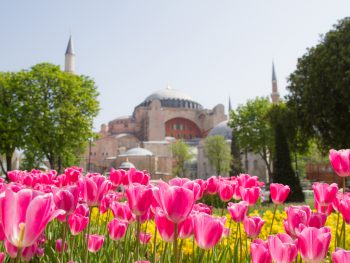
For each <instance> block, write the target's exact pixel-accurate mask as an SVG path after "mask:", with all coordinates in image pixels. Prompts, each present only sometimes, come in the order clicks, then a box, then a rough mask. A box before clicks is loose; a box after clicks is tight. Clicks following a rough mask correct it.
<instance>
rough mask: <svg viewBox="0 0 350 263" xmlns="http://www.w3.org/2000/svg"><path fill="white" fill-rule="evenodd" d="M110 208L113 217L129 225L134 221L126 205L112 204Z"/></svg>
mask: <svg viewBox="0 0 350 263" xmlns="http://www.w3.org/2000/svg"><path fill="white" fill-rule="evenodd" d="M110 208H111V210H112V212H113V215H114V217H117V218H119V219H122V220H125V221H128V222H129V223H131V222H132V221H134V220H135V216H134V215H133V214H132V213H131V210H130V207H129V205H128V204H127V203H119V202H112V204H111V206H110Z"/></svg>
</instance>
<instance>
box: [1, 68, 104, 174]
mask: <svg viewBox="0 0 350 263" xmlns="http://www.w3.org/2000/svg"><path fill="white" fill-rule="evenodd" d="M97 96H98V93H97V90H96V86H95V83H94V82H93V80H91V79H89V78H88V77H85V76H78V75H73V74H71V73H67V72H62V71H61V70H60V68H59V66H55V65H52V64H48V63H42V64H38V65H35V66H33V67H32V68H31V69H30V70H28V71H20V72H17V73H1V75H0V100H1V105H0V112H1V113H2V114H1V116H0V151H1V152H0V153H1V154H6V155H7V154H9V155H10V156H12V153H13V152H14V150H15V149H23V150H24V153H25V156H26V163H25V165H27V166H26V168H33V167H36V166H37V165H38V164H40V163H43V162H48V163H49V165H50V168H51V169H58V170H61V169H62V167H67V166H70V165H73V164H77V162H78V156H79V155H80V154H81V153H82V151H83V150H84V149H85V147H86V144H87V142H88V139H89V138H91V137H93V136H94V133H93V132H92V124H93V118H94V117H95V116H96V115H97V113H98V110H99V104H98V101H97V99H96V98H97Z"/></svg>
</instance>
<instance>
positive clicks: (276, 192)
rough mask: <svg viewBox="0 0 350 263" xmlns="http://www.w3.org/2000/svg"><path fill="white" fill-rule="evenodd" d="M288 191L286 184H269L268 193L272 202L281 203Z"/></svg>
mask: <svg viewBox="0 0 350 263" xmlns="http://www.w3.org/2000/svg"><path fill="white" fill-rule="evenodd" d="M289 192H290V188H289V186H288V185H283V184H270V195H271V199H272V202H273V203H274V204H276V205H280V204H283V203H284V202H285V201H286V199H287V197H288V195H289Z"/></svg>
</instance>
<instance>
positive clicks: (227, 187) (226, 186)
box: [218, 181, 233, 202]
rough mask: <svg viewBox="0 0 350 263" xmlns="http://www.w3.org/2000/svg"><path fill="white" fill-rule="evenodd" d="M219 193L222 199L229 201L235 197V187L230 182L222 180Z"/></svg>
mask: <svg viewBox="0 0 350 263" xmlns="http://www.w3.org/2000/svg"><path fill="white" fill-rule="evenodd" d="M218 193H219V197H220V199H221V201H223V202H228V201H230V200H231V199H232V197H233V187H232V185H231V183H230V182H226V181H221V182H220V183H219V188H218Z"/></svg>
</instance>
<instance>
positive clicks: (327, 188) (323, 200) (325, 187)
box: [312, 183, 338, 206]
mask: <svg viewBox="0 0 350 263" xmlns="http://www.w3.org/2000/svg"><path fill="white" fill-rule="evenodd" d="M312 189H313V190H314V194H315V201H317V202H318V203H319V204H320V205H322V206H327V205H329V204H331V203H332V202H333V199H334V197H335V195H336V194H337V192H338V185H337V184H334V183H333V184H331V185H329V184H326V183H314V184H313V185H312Z"/></svg>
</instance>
